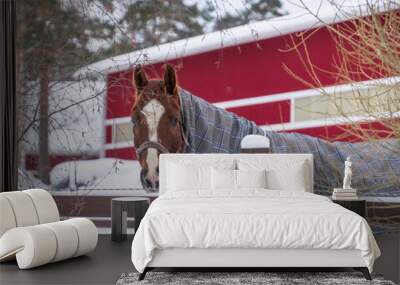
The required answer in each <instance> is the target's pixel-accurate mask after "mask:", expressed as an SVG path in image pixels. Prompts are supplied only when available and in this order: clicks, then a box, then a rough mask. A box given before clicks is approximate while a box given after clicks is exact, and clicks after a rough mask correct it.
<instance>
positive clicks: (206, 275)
mask: <svg viewBox="0 0 400 285" xmlns="http://www.w3.org/2000/svg"><path fill="white" fill-rule="evenodd" d="M138 276H139V274H138V273H127V274H122V275H121V277H120V278H119V279H118V281H117V284H116V285H136V284H138V285H139V284H140V285H145V284H157V285H164V284H171V285H185V284H213V285H219V284H221V285H235V284H237V285H239V284H240V285H246V284H252V285H253V284H267V285H278V284H279V285H297V284H321V285H322V284H324V285H347V284H348V285H350V284H351V285H353V284H354V285H358V284H369V285H371V284H373V285H395V283H393V282H392V281H388V280H384V279H383V278H382V277H381V276H376V275H375V276H373V280H372V281H368V280H366V279H365V278H364V276H363V275H362V274H361V273H359V272H148V273H147V274H146V278H145V279H144V280H142V281H138Z"/></svg>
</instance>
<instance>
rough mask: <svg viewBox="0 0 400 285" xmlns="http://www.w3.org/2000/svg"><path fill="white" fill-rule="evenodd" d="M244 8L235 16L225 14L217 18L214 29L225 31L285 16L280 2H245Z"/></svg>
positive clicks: (267, 0) (262, 0) (277, 0)
mask: <svg viewBox="0 0 400 285" xmlns="http://www.w3.org/2000/svg"><path fill="white" fill-rule="evenodd" d="M243 6H244V9H243V10H241V11H238V12H237V13H235V14H232V13H225V15H224V16H222V17H221V18H219V19H218V18H217V19H216V22H215V26H214V29H215V30H223V29H227V28H231V27H235V26H239V25H244V24H248V23H250V22H253V21H261V20H266V19H269V18H273V17H278V16H282V15H283V12H282V11H281V9H282V3H281V1H280V0H245V1H244V5H243Z"/></svg>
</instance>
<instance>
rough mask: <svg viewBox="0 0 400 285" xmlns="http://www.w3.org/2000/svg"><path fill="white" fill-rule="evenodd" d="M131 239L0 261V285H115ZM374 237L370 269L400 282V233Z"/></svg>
mask: <svg viewBox="0 0 400 285" xmlns="http://www.w3.org/2000/svg"><path fill="white" fill-rule="evenodd" d="M132 238H133V236H130V237H128V239H127V240H126V241H124V242H120V243H117V242H112V241H111V237H110V236H109V235H99V243H98V245H97V248H96V250H95V251H94V252H92V253H90V254H89V255H88V256H81V257H77V258H74V259H69V260H65V261H61V262H58V263H53V264H48V265H44V266H41V267H37V268H34V269H29V270H19V269H18V266H17V264H16V262H15V261H14V262H8V263H1V264H0V285H11V284H32V285H36V284H41V285H42V284H54V285H56V284H80V285H81V284H99V285H100V284H115V283H116V282H117V280H118V278H119V277H120V275H121V274H122V273H126V272H132V271H135V269H134V267H133V265H132V262H131V258H130V253H131V243H132ZM376 240H377V242H378V245H379V247H380V249H381V251H382V256H381V257H380V258H378V260H377V261H376V264H375V266H374V272H375V273H379V274H383V275H384V277H385V279H388V280H392V281H394V282H395V283H396V284H400V282H399V281H400V270H399V268H400V267H399V265H400V262H399V259H400V234H399V233H397V234H387V235H378V236H376ZM332 270H333V271H335V269H332ZM289 271H290V270H289ZM306 271H312V269H308V270H306ZM317 271H318V270H317Z"/></svg>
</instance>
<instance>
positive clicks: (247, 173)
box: [235, 169, 267, 189]
mask: <svg viewBox="0 0 400 285" xmlns="http://www.w3.org/2000/svg"><path fill="white" fill-rule="evenodd" d="M235 172H236V183H237V188H238V189H240V188H267V170H266V169H263V170H240V169H239V170H236V171H235Z"/></svg>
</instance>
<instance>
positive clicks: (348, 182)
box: [343, 156, 353, 189]
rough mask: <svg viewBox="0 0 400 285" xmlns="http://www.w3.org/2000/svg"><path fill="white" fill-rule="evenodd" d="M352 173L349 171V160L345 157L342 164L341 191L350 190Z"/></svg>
mask: <svg viewBox="0 0 400 285" xmlns="http://www.w3.org/2000/svg"><path fill="white" fill-rule="evenodd" d="M352 175H353V172H352V171H351V158H350V156H348V157H347V159H346V161H345V162H344V178H343V189H351V176H352Z"/></svg>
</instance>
